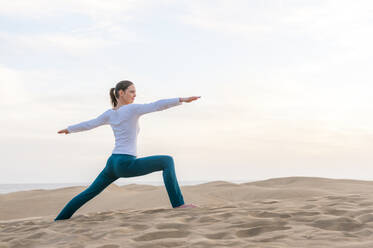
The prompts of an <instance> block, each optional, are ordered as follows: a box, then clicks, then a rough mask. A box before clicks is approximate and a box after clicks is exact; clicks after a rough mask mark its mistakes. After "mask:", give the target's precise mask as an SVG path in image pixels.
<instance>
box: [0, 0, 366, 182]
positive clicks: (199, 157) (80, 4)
mask: <svg viewBox="0 0 373 248" xmlns="http://www.w3.org/2000/svg"><path fill="white" fill-rule="evenodd" d="M372 13H373V2H372V1H368V0H365V1H364V0H357V1H353V2H351V1H347V0H333V1H332V0H322V1H321V0H296V1H295V0H283V1H279V0H255V1H244V0H242V1H241V0H225V1H222V0H214V1H212V0H211V1H209V0H204V1H200V0H178V1H171V0H154V1H149V0H136V1H135V0H127V1H123V0H106V1H98V0H89V1H88V0H70V1H69V0H63V1H62V0H53V1H47V0H33V1H26V0H14V1H5V0H0V44H1V45H0V112H1V115H0V118H1V119H0V125H1V126H0V127H1V133H0V150H1V161H0V168H1V173H0V183H3V184H4V183H75V182H92V181H93V180H94V179H95V177H96V176H97V175H98V173H99V172H100V171H101V170H102V169H103V168H104V167H105V164H106V161H107V159H108V158H109V156H110V155H111V152H112V149H113V148H114V136H113V133H112V130H111V127H110V125H104V126H100V127H97V128H95V129H92V130H89V131H84V132H79V133H73V134H69V135H64V134H57V131H58V130H61V129H64V128H66V127H67V126H68V125H72V124H77V123H80V122H82V121H86V120H90V119H93V118H95V117H97V116H98V115H100V114H101V113H103V112H104V111H106V110H107V109H109V108H111V105H110V98H109V90H110V88H112V87H115V84H116V83H117V82H119V81H121V80H131V81H132V82H134V84H135V87H136V91H137V97H136V100H135V103H149V102H153V101H156V100H159V99H167V98H174V97H188V96H201V98H200V99H198V100H197V101H194V102H191V103H183V104H182V105H180V106H176V107H173V108H170V109H167V110H164V111H160V112H154V113H149V114H147V115H144V116H143V117H141V119H140V127H141V130H140V134H139V136H138V147H137V149H138V157H145V156H151V155H171V156H172V157H173V158H174V161H175V166H176V167H175V168H176V174H177V177H178V180H179V181H195V180H203V181H215V180H226V181H233V180H247V181H251V180H264V179H268V178H274V177H289V176H310V177H327V178H349V179H360V180H373V167H372V159H373V153H372V152H371V150H372V149H371V148H372V145H373V117H372V114H371V113H372V110H373V104H372V103H373V100H372V92H373V84H372V79H373V75H372V73H371V68H372V57H373V47H372V45H371V44H373V15H372ZM161 180H162V175H161V172H154V173H151V174H148V175H145V176H142V177H137V178H121V179H118V181H117V182H119V183H120V182H131V181H133V182H142V183H146V182H148V181H161Z"/></svg>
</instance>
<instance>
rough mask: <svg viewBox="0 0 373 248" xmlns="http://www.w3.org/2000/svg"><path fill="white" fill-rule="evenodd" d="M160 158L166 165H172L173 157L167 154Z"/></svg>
mask: <svg viewBox="0 0 373 248" xmlns="http://www.w3.org/2000/svg"><path fill="white" fill-rule="evenodd" d="M162 160H163V162H164V164H165V166H167V167H174V158H173V157H172V156H169V155H163V156H162Z"/></svg>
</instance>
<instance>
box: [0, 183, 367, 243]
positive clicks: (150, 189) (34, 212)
mask: <svg viewBox="0 0 373 248" xmlns="http://www.w3.org/2000/svg"><path fill="white" fill-rule="evenodd" d="M85 188H86V187H68V188H63V189H56V190H30V191H23V192H15V193H9V194H3V195H0V248H3V247H17V248H19V247H20V248H21V247H72V248H79V247H95V248H117V247H118V248H119V247H144V248H145V247H152V248H153V247H196V248H197V247H265V248H271V247H276V248H277V247H281V248H284V247H297V248H298V247H318V248H322V247H338V248H342V247H343V248H354V247H356V248H358V247H360V248H361V247H366V248H372V247H373V235H372V233H373V181H359V180H340V179H327V178H315V177H288V178H274V179H269V180H264V181H257V182H251V183H243V184H233V183H229V182H224V181H215V182H210V183H206V184H199V185H194V186H183V187H181V190H182V192H183V195H184V199H185V202H186V203H193V204H197V205H199V206H200V207H199V208H194V209H172V208H171V204H170V203H169V200H168V196H167V192H166V190H165V188H164V186H149V185H136V184H131V185H126V186H122V187H118V186H117V185H115V184H112V185H110V186H109V187H108V188H106V189H105V190H104V191H103V192H102V193H101V194H100V195H98V196H96V197H95V198H93V199H92V200H91V201H89V202H88V203H86V204H85V205H83V206H82V207H81V208H80V209H79V210H78V211H77V212H76V213H75V214H74V215H73V216H72V218H71V219H68V220H61V221H57V222H54V221H53V219H54V218H55V217H56V216H57V214H58V213H59V211H60V210H61V209H62V208H63V207H64V205H65V204H66V203H67V202H68V201H69V200H70V199H71V198H72V197H74V196H75V195H77V194H78V193H80V192H81V191H82V190H84V189H85Z"/></svg>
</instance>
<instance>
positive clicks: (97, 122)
mask: <svg viewBox="0 0 373 248" xmlns="http://www.w3.org/2000/svg"><path fill="white" fill-rule="evenodd" d="M109 111H110V110H107V111H105V112H104V113H102V114H101V115H99V116H98V117H96V118H94V119H92V120H88V121H83V122H80V123H78V124H75V125H70V126H68V127H67V128H66V129H62V130H60V131H58V133H64V134H68V133H76V132H81V131H86V130H90V129H93V128H95V127H98V126H101V125H105V124H109Z"/></svg>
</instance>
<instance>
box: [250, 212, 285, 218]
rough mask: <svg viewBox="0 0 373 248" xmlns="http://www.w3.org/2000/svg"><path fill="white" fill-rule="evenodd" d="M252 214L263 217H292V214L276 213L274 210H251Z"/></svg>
mask: <svg viewBox="0 0 373 248" xmlns="http://www.w3.org/2000/svg"><path fill="white" fill-rule="evenodd" d="M250 215H251V216H254V217H261V218H273V217H280V218H290V217H291V215H290V214H282V213H274V212H267V211H259V212H251V213H250Z"/></svg>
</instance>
